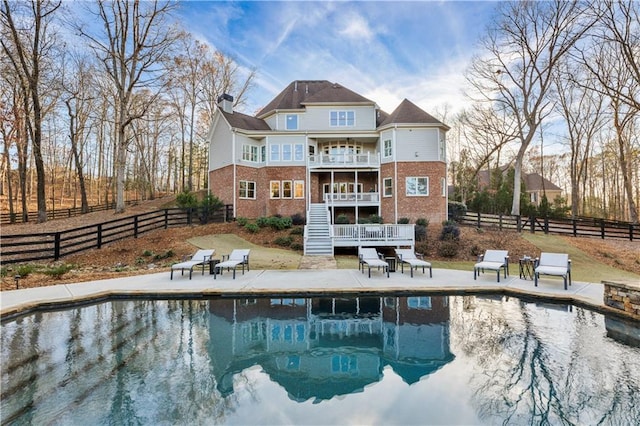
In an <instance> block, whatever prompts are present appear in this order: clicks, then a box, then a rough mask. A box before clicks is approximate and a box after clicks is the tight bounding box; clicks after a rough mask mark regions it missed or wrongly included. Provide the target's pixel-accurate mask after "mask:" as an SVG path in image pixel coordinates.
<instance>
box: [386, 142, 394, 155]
mask: <svg viewBox="0 0 640 426" xmlns="http://www.w3.org/2000/svg"><path fill="white" fill-rule="evenodd" d="M392 155H393V149H392V148H391V139H387V140H386V141H384V156H385V157H391V156H392Z"/></svg>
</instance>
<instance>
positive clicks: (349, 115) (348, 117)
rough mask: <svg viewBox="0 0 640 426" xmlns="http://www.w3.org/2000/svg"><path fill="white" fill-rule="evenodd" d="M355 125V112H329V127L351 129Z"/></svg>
mask: <svg viewBox="0 0 640 426" xmlns="http://www.w3.org/2000/svg"><path fill="white" fill-rule="evenodd" d="M355 124H356V113H355V111H331V127H353V126H355Z"/></svg>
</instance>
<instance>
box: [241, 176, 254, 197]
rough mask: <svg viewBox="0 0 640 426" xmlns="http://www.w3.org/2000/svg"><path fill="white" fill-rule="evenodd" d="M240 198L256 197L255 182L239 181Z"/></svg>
mask: <svg viewBox="0 0 640 426" xmlns="http://www.w3.org/2000/svg"><path fill="white" fill-rule="evenodd" d="M239 189H240V191H239V196H240V198H248V199H251V200H255V199H256V183H255V182H252V181H249V180H241V181H240V188H239Z"/></svg>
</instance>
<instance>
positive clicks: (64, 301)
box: [0, 269, 640, 322]
mask: <svg viewBox="0 0 640 426" xmlns="http://www.w3.org/2000/svg"><path fill="white" fill-rule="evenodd" d="M414 293H421V294H457V295H478V294H480V295H481V294H501V295H505V296H513V297H518V298H523V299H531V300H535V301H549V302H555V303H561V304H562V303H567V304H572V305H576V306H581V307H586V308H589V309H592V310H596V311H598V312H600V313H603V314H607V315H615V316H618V317H622V318H626V319H631V320H636V321H638V320H640V318H635V317H634V316H630V315H628V314H625V312H623V311H620V310H618V309H614V308H611V307H609V306H606V305H605V304H604V297H603V295H604V285H603V284H601V283H586V282H575V281H574V282H573V285H572V286H570V287H569V289H568V290H564V288H563V283H562V280H558V279H555V278H549V279H540V281H539V285H538V287H535V286H534V283H533V281H531V280H524V279H520V278H519V277H517V276H508V277H506V278H502V277H501V282H499V283H498V282H496V276H495V274H493V273H486V274H481V275H480V276H479V277H478V279H477V280H474V279H473V273H472V272H470V271H462V270H453V269H434V270H433V278H429V275H428V273H427V274H423V273H422V271H418V272H414V278H411V277H410V275H409V273H408V272H407V273H405V274H401V273H400V272H395V273H391V274H390V277H389V278H387V277H386V275H384V274H382V273H381V272H378V271H372V274H371V278H368V277H367V274H363V273H361V272H360V271H357V270H352V269H312V270H311V269H310V270H252V271H247V272H245V273H244V274H241V273H238V274H237V276H236V279H235V280H234V279H232V275H231V274H230V273H225V274H223V275H222V276H220V275H219V276H218V277H217V279H215V280H214V279H213V277H211V276H210V275H208V274H207V275H201V274H198V273H196V274H194V275H193V278H192V279H191V280H190V279H189V276H188V275H175V276H174V279H173V280H170V279H169V272H160V273H153V274H145V275H136V276H127V277H119V278H111V279H106V280H100V281H88V282H83V283H73V284H60V285H56V286H47V287H36V288H28V289H21V290H7V291H2V292H0V319H1V320H2V321H3V322H5V321H9V320H11V319H13V318H16V317H19V316H23V315H26V314H29V313H32V312H36V311H40V310H55V309H62V308H67V307H70V306H77V305H84V304H91V303H98V302H101V301H104V300H109V299H122V298H126V299H133V298H143V299H167V298H181V299H184V298H198V299H199V298H211V297H245V296H254V297H267V296H289V297H290V296H294V295H296V296H301V297H313V296H323V295H330V294H334V295H335V294H338V295H390V294H394V295H406V294H414Z"/></svg>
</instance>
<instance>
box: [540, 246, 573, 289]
mask: <svg viewBox="0 0 640 426" xmlns="http://www.w3.org/2000/svg"><path fill="white" fill-rule="evenodd" d="M540 274H543V275H556V276H559V277H562V278H564V289H565V290H566V289H567V281H568V282H569V285H571V260H569V255H568V254H566V253H541V254H540V258H539V259H536V263H535V269H534V273H533V276H534V283H535V285H536V287H537V286H538V278H540Z"/></svg>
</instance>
